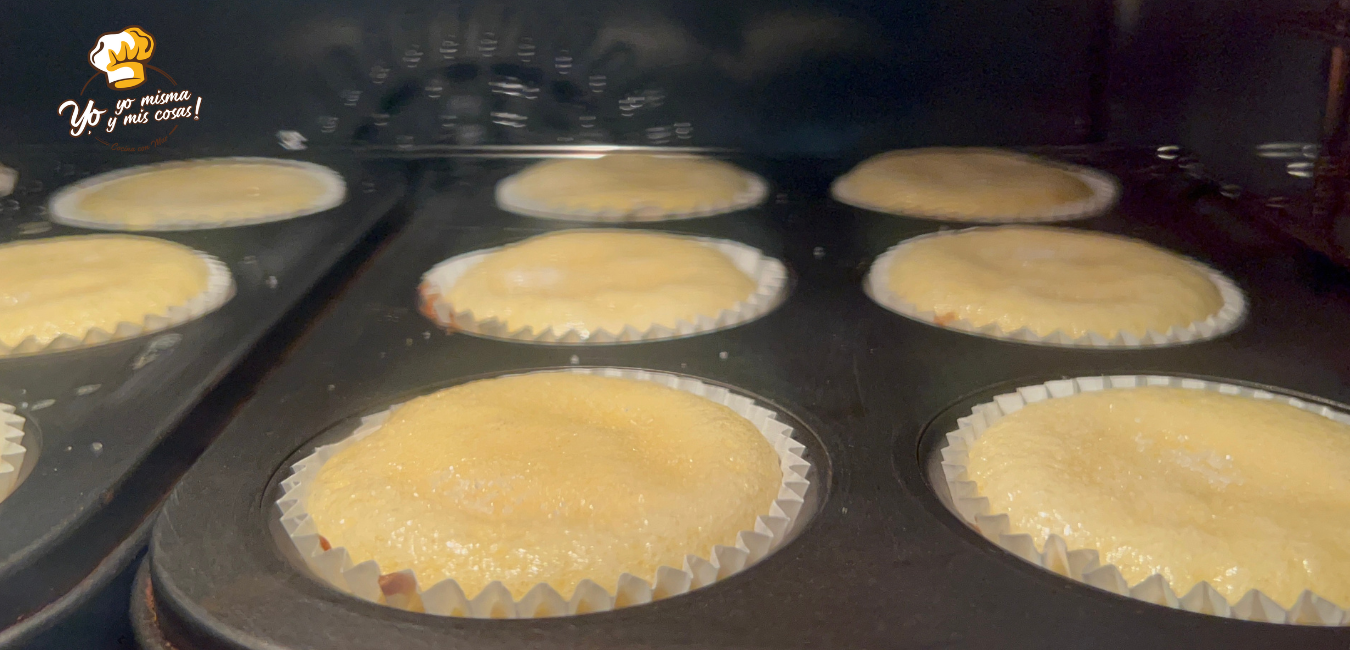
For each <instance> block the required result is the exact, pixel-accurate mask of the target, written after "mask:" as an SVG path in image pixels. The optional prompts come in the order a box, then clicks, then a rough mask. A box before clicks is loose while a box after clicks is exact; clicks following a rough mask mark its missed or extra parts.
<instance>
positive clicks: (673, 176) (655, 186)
mask: <svg viewBox="0 0 1350 650" xmlns="http://www.w3.org/2000/svg"><path fill="white" fill-rule="evenodd" d="M514 179H515V181H514V185H513V188H514V191H515V192H517V193H518V195H519V196H520V198H522V199H525V200H527V201H531V202H538V203H542V204H546V205H548V206H549V207H551V208H554V209H563V210H573V209H575V210H593V211H596V212H600V211H617V212H624V213H627V212H633V211H637V210H639V209H644V210H654V211H665V212H670V213H672V214H678V213H681V212H689V211H694V210H697V209H700V208H710V207H717V206H727V205H731V204H733V203H735V202H736V201H737V199H738V197H740V196H741V195H742V194H744V193H745V192H746V191H748V190H749V189H750V184H749V182H748V181H747V180H746V176H745V173H744V172H742V171H741V170H740V169H739V168H737V167H736V166H735V165H732V164H729V163H725V162H722V161H720V160H713V159H710V158H696V157H671V156H652V155H648V154H629V153H625V154H610V155H608V156H604V157H602V158H593V159H562V160H548V161H544V162H541V163H537V164H535V165H532V166H530V167H529V168H527V169H525V170H523V171H521V172H520V173H519V174H517V175H516V176H515V177H514Z"/></svg>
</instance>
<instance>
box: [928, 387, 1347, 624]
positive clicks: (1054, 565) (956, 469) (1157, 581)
mask: <svg viewBox="0 0 1350 650" xmlns="http://www.w3.org/2000/svg"><path fill="white" fill-rule="evenodd" d="M1143 386H1169V387H1173V388H1186V389H1191V390H1210V391H1215V392H1219V393H1224V394H1227V395H1239V396H1243V397H1248V398H1253V399H1265V400H1271V401H1274V402H1278V403H1281V404H1288V405H1290V406H1294V407H1297V408H1300V409H1303V410H1305V411H1309V412H1311V413H1316V414H1318V415H1321V416H1323V417H1327V418H1331V419H1333V420H1336V421H1337V422H1342V423H1345V424H1350V415H1347V414H1345V413H1341V412H1338V411H1335V410H1332V409H1330V408H1327V407H1325V406H1321V405H1319V404H1310V403H1307V402H1304V401H1302V400H1299V399H1296V398H1293V397H1287V396H1284V395H1279V394H1275V393H1271V392H1268V391H1263V390H1257V389H1252V388H1247V387H1245V386H1236V385H1233V384H1223V383H1217V382H1210V381H1204V380H1199V379H1189V378H1182V377H1166V376H1153V375H1119V376H1106V377H1078V378H1075V379H1061V380H1057V381H1050V382H1046V383H1044V384H1037V385H1034V386H1024V387H1022V388H1018V389H1017V391H1016V392H1014V393H1006V394H1003V395H999V396H997V397H995V398H994V399H993V401H991V402H987V403H984V404H980V405H978V406H975V407H974V408H973V409H972V410H971V414H970V415H968V416H966V417H963V418H961V419H959V420H957V426H958V428H957V430H956V431H952V432H950V433H948V434H947V436H946V438H947V446H946V447H945V448H944V449H942V472H943V475H944V476H945V478H946V482H947V489H948V490H949V491H950V494H951V504H950V507H951V508H953V509H954V510H955V512H956V514H957V515H959V516H960V517H961V519H962V520H964V521H965V522H966V524H968V525H969V526H971V527H972V528H974V529H975V530H977V531H979V532H980V534H981V535H983V536H984V537H986V538H988V539H989V540H990V541H992V542H994V543H995V544H998V545H999V546H1000V547H1002V548H1003V549H1005V550H1007V551H1009V552H1011V553H1012V554H1013V555H1016V556H1018V557H1020V558H1022V559H1023V560H1026V561H1027V562H1030V563H1032V564H1035V565H1036V566H1039V567H1041V568H1043V569H1045V570H1047V571H1051V572H1054V573H1057V574H1059V575H1061V576H1064V577H1067V578H1070V579H1072V580H1077V581H1079V582H1083V583H1086V584H1089V585H1092V586H1093V587H1097V588H1098V589H1103V590H1106V591H1109V592H1111V593H1114V594H1117V595H1120V596H1127V597H1130V598H1134V599H1136V600H1142V601H1145V602H1149V603H1153V604H1155V605H1162V606H1164V607H1171V608H1173V609H1184V610H1186V611H1188V612H1196V613H1199V614H1209V615H1211V616H1219V617H1223V618H1236V619H1240V620H1244V621H1259V622H1266V623H1290V624H1298V625H1346V624H1350V613H1347V612H1346V610H1344V609H1341V608H1340V607H1338V606H1337V605H1335V604H1334V603H1332V602H1331V601H1328V600H1326V599H1324V598H1322V597H1320V596H1317V595H1316V594H1314V593H1312V592H1310V591H1304V592H1303V593H1302V594H1301V595H1300V596H1299V598H1298V601H1297V602H1296V603H1295V604H1294V606H1293V607H1292V608H1290V609H1287V610H1286V609H1284V608H1283V607H1281V606H1280V605H1279V604H1278V603H1276V602H1275V601H1274V600H1272V599H1271V598H1270V597H1269V596H1267V595H1265V594H1263V593H1261V592H1260V591H1258V590H1255V589H1253V590H1251V591H1249V592H1247V593H1246V595H1244V596H1243V597H1242V598H1241V599H1240V600H1238V602H1236V603H1229V602H1228V600H1227V599H1225V598H1224V597H1223V596H1222V595H1220V594H1219V592H1218V591H1216V590H1215V589H1214V588H1213V587H1212V586H1210V585H1209V583H1207V582H1201V583H1199V584H1197V585H1195V586H1194V587H1192V588H1191V589H1190V590H1189V591H1187V592H1186V593H1185V594H1178V592H1177V591H1176V590H1175V589H1174V588H1173V586H1172V585H1171V584H1170V583H1169V582H1168V581H1167V579H1166V578H1164V577H1163V576H1161V575H1159V574H1154V575H1151V576H1149V577H1148V578H1146V579H1144V580H1142V581H1140V582H1139V583H1137V584H1134V585H1131V584H1129V583H1128V582H1126V580H1125V577H1124V576H1123V575H1121V572H1120V570H1119V569H1118V568H1116V566H1115V565H1113V564H1101V559H1100V557H1099V555H1098V553H1097V551H1096V550H1088V549H1070V548H1068V547H1067V545H1066V544H1065V542H1064V539H1063V538H1061V537H1059V536H1058V535H1054V534H1052V535H1050V536H1049V537H1048V538H1047V539H1046V542H1045V544H1044V545H1043V547H1042V548H1040V549H1037V548H1036V544H1035V541H1034V540H1033V539H1032V537H1031V536H1030V535H1027V534H1024V533H1018V532H1015V531H1013V530H1012V529H1011V528H1012V527H1011V523H1010V522H1009V519H1008V516H1007V515H1006V514H1004V513H995V512H990V507H989V500H988V499H987V498H985V497H983V496H981V495H980V493H979V488H978V486H977V485H976V483H975V482H974V481H970V480H968V475H967V474H966V467H967V463H968V462H969V451H970V447H971V445H972V444H973V443H974V442H975V441H976V440H978V439H979V438H980V436H982V435H983V434H984V432H985V431H986V430H987V429H988V428H989V427H990V426H992V425H993V424H994V423H995V422H998V421H999V420H1000V419H1002V418H1003V416H1004V415H1006V414H1008V413H1012V412H1015V411H1017V410H1018V409H1021V408H1022V407H1023V406H1026V405H1027V404H1032V403H1035V402H1040V401H1043V400H1047V399H1055V398H1059V397H1068V396H1070V395H1075V394H1077V393H1084V392H1095V391H1101V390H1107V389H1114V388H1136V387H1143Z"/></svg>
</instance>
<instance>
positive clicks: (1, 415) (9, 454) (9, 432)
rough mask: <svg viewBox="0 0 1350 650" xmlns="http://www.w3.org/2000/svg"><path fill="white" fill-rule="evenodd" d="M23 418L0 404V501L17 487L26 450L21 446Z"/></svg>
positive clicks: (7, 406) (12, 408) (9, 407)
mask: <svg viewBox="0 0 1350 650" xmlns="http://www.w3.org/2000/svg"><path fill="white" fill-rule="evenodd" d="M23 425H24V419H23V416H21V415H19V414H17V413H15V412H14V407H13V406H10V405H9V404H0V501H4V500H5V497H7V496H9V495H10V493H12V492H13V491H14V488H16V487H18V486H19V472H20V471H22V470H23V458H24V456H25V455H27V454H28V449H27V448H25V447H24V446H23Z"/></svg>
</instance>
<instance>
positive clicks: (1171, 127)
mask: <svg viewBox="0 0 1350 650" xmlns="http://www.w3.org/2000/svg"><path fill="white" fill-rule="evenodd" d="M1328 4H1330V3H1329V2H1328V1H1327V0H1288V1H1284V2H1268V1H1266V0H1116V12H1117V17H1116V21H1115V22H1116V48H1115V52H1114V56H1113V57H1112V59H1113V60H1112V83H1111V89H1110V90H1111V98H1112V100H1111V103H1112V110H1111V117H1112V137H1113V138H1115V139H1119V140H1122V141H1126V142H1131V143H1137V144H1164V143H1166V144H1179V145H1182V146H1184V147H1186V148H1187V149H1189V150H1191V151H1193V152H1195V153H1196V155H1197V157H1198V158H1199V159H1200V160H1201V162H1202V163H1203V164H1204V166H1205V167H1206V168H1207V169H1208V171H1209V173H1210V174H1211V175H1213V176H1214V177H1216V178H1219V179H1221V180H1223V181H1224V182H1227V183H1232V184H1236V185H1240V186H1242V187H1245V188H1249V189H1253V190H1256V191H1258V192H1260V193H1263V194H1293V193H1298V192H1302V191H1306V188H1307V187H1309V186H1310V185H1311V181H1309V180H1308V179H1307V178H1306V176H1308V175H1309V174H1310V173H1311V169H1310V167H1311V162H1312V158H1313V156H1314V155H1315V153H1314V151H1313V150H1312V149H1310V148H1307V147H1303V146H1300V145H1303V144H1315V143H1317V141H1318V137H1319V129H1320V122H1321V119H1322V107H1323V104H1324V101H1325V92H1326V79H1327V60H1328V51H1329V48H1328V46H1327V45H1325V44H1323V43H1321V42H1319V41H1317V40H1314V39H1311V38H1307V37H1304V36H1302V35H1301V34H1300V33H1299V32H1298V31H1297V30H1296V29H1294V28H1293V27H1292V26H1290V25H1287V24H1286V23H1285V21H1287V20H1288V19H1290V18H1292V17H1293V16H1295V12H1299V11H1321V10H1322V9H1324V8H1326V6H1327V5H1328Z"/></svg>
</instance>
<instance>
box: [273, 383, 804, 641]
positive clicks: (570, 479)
mask: <svg viewBox="0 0 1350 650" xmlns="http://www.w3.org/2000/svg"><path fill="white" fill-rule="evenodd" d="M788 433H789V430H788V429H787V428H786V427H784V426H783V425H781V424H779V423H778V422H776V421H775V420H774V419H773V417H772V414H771V412H768V411H766V410H764V409H762V408H759V407H757V406H755V405H754V403H753V402H752V401H751V400H749V399H746V398H743V397H739V396H735V395H733V394H730V393H728V392H727V391H726V390H725V389H718V388H714V387H711V386H707V385H706V384H703V383H702V382H698V381H696V380H691V379H687V378H677V377H675V376H672V375H662V374H659V373H646V372H641V371H619V370H606V371H595V370H590V369H578V370H577V371H572V372H537V373H529V374H524V375H513V376H506V377H499V378H494V379H485V380H479V381H474V382H470V383H468V384H463V385H460V386H455V387H453V388H449V389H445V390H442V391H439V392H436V393H432V394H429V395H425V396H423V397H419V398H416V399H414V400H411V401H409V402H407V403H404V404H402V405H400V406H398V407H396V408H394V409H391V410H390V411H386V412H384V413H382V414H380V415H379V416H378V417H376V418H373V419H368V420H367V424H365V425H363V426H362V427H361V428H360V429H358V431H357V432H356V433H355V434H353V435H351V436H350V437H348V438H347V439H345V440H344V441H342V442H340V443H337V444H335V445H331V446H328V447H323V448H320V449H319V450H318V451H316V453H315V454H314V455H313V456H311V457H308V458H307V459H305V460H302V461H301V462H299V463H297V464H296V470H297V473H296V474H295V476H294V477H293V478H292V479H288V481H287V487H286V490H287V494H286V495H285V496H283V498H282V501H281V503H282V507H283V510H284V512H285V514H284V519H283V520H284V523H286V525H287V529H288V531H290V532H291V534H292V537H293V538H295V539H296V540H297V542H296V543H297V544H298V545H299V546H300V547H301V549H302V554H304V555H306V558H307V561H308V562H309V563H310V564H311V566H312V567H316V568H317V570H318V571H319V572H320V575H321V576H322V575H324V573H325V569H324V568H323V566H324V564H325V560H324V559H323V558H324V557H325V556H331V555H333V554H334V553H341V554H343V557H345V558H348V560H347V561H345V562H343V564H346V565H347V566H352V567H353V568H352V569H351V571H347V572H340V574H341V577H338V578H335V577H334V576H333V574H332V573H331V572H329V574H328V578H329V580H330V582H334V583H335V584H337V585H338V586H342V585H346V586H347V587H349V590H350V591H353V592H354V593H357V594H358V595H362V593H363V591H362V588H361V587H360V586H359V585H355V584H353V578H352V576H351V575H350V574H351V572H352V571H357V572H358V573H361V574H363V575H364V577H358V578H356V582H358V583H359V582H360V581H362V580H374V579H375V578H377V577H380V576H383V577H385V580H384V582H383V583H380V582H379V581H378V580H377V581H376V582H371V583H368V584H372V585H376V584H378V585H380V586H379V587H368V588H366V589H365V591H364V593H368V594H370V596H371V599H373V600H378V601H381V602H385V603H386V604H394V603H392V602H391V600H393V601H397V603H399V604H401V605H402V606H404V607H405V608H410V609H423V610H425V611H429V612H433V613H442V614H457V615H473V613H474V612H475V611H478V612H482V611H485V610H486V611H492V610H493V608H505V610H509V611H510V612H512V613H513V614H514V615H520V616H532V615H559V614H564V613H577V612H578V608H582V609H588V608H594V607H600V608H601V609H605V608H609V607H617V606H623V605H625V604H638V603H640V602H646V601H649V600H651V599H653V598H661V597H665V596H668V595H674V594H676V593H682V592H683V591H686V590H688V589H690V588H695V587H698V586H701V585H702V584H706V583H707V582H711V581H712V580H715V579H718V578H719V577H723V576H725V575H727V574H728V573H730V572H733V571H735V570H738V569H739V568H740V567H743V566H745V564H747V563H749V562H753V561H754V560H756V559H758V558H759V557H761V556H762V555H763V554H764V553H766V552H767V551H768V550H769V548H771V547H772V545H773V544H775V543H777V541H781V539H782V536H783V534H784V533H785V532H786V530H787V526H789V525H790V522H791V519H792V518H793V517H795V516H796V514H797V510H798V509H799V508H800V496H801V495H802V494H804V493H805V479H804V475H805V471H806V468H805V463H804V461H802V460H801V459H800V457H799V456H798V452H799V450H800V449H801V447H800V445H796V444H795V443H792V442H791V441H790V439H789V438H788V437H787V434H788ZM616 485H621V486H622V489H615V486H616ZM306 535H313V536H315V538H313V539H314V540H315V541H312V542H309V546H308V549H306V544H307V541H306V539H305V537H306ZM703 558H706V559H703ZM368 562H373V564H372V565H371V566H376V565H377V566H378V570H375V571H374V574H373V575H371V572H370V571H361V570H359V569H360V567H361V566H362V563H368ZM353 565H354V566H353ZM678 567H685V570H684V571H680V570H679V569H678ZM395 574H401V575H404V576H406V577H405V578H403V579H402V582H403V583H404V584H402V585H399V586H398V587H396V588H393V589H391V588H390V585H389V582H390V580H389V579H388V577H389V576H391V575H395ZM409 580H411V581H412V584H416V585H420V586H421V588H426V591H422V590H421V588H413V587H412V584H410V583H409V582H408V581H409ZM376 589H379V592H378V593H376ZM391 596H394V597H395V598H392V599H391V598H390V597H391ZM489 601H490V602H489ZM548 603H551V605H550V606H546V607H545V610H546V611H545V612H544V613H542V614H540V613H539V611H538V608H539V607H540V606H544V605H547V604H548ZM569 603H570V604H569Z"/></svg>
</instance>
